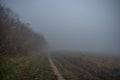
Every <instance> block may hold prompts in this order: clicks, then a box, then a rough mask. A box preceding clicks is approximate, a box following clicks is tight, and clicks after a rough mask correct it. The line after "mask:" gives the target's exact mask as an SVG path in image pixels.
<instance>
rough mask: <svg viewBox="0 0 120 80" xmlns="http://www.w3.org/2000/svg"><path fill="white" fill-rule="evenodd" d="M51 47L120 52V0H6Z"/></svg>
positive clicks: (6, 3) (55, 48)
mask: <svg viewBox="0 0 120 80" xmlns="http://www.w3.org/2000/svg"><path fill="white" fill-rule="evenodd" d="M4 4H5V5H6V6H7V7H9V8H11V9H12V10H13V11H14V12H15V13H17V14H18V15H19V17H20V19H21V20H22V21H24V22H27V23H30V26H31V28H32V29H33V30H34V31H36V32H38V33H42V34H43V35H44V36H45V38H46V40H47V42H48V48H49V49H50V50H77V51H87V52H98V53H109V54H112V53H113V54H119V53H120V1H119V0H5V1H4Z"/></svg>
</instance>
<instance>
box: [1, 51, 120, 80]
mask: <svg viewBox="0 0 120 80" xmlns="http://www.w3.org/2000/svg"><path fill="white" fill-rule="evenodd" d="M49 58H50V59H51V60H52V61H53V63H54V65H55V66H56V68H57V70H58V71H59V73H60V74H61V75H62V77H63V78H64V79H62V80H120V60H119V59H113V58H108V57H100V56H93V55H85V54H81V53H72V52H51V53H50V54H49V56H48V54H46V53H44V54H40V55H30V56H16V57H13V56H11V57H10V56H9V57H7V56H6V57H5V56H4V57H3V58H1V59H0V80H61V79H59V74H58V73H55V72H54V69H53V67H51V64H50V60H49Z"/></svg>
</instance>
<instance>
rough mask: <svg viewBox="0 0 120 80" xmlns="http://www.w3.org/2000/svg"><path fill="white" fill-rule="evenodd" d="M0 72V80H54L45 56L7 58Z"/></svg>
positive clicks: (0, 67)
mask: <svg viewBox="0 0 120 80" xmlns="http://www.w3.org/2000/svg"><path fill="white" fill-rule="evenodd" d="M0 72H1V73H0V80H55V76H54V73H53V70H52V68H51V66H50V64H49V61H48V58H47V56H46V55H31V56H26V57H25V56H23V57H17V58H16V57H13V58H9V59H7V60H6V62H4V64H3V65H2V66H0Z"/></svg>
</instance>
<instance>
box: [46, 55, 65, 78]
mask: <svg viewBox="0 0 120 80" xmlns="http://www.w3.org/2000/svg"><path fill="white" fill-rule="evenodd" d="M48 60H49V62H50V65H51V67H52V69H53V71H54V73H55V75H56V76H57V78H58V79H57V80H65V79H64V78H63V77H62V75H61V74H60V72H59V71H58V69H57V67H56V66H55V64H54V63H53V61H52V59H51V57H50V55H48Z"/></svg>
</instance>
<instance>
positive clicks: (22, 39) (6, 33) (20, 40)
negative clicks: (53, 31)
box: [0, 4, 46, 56]
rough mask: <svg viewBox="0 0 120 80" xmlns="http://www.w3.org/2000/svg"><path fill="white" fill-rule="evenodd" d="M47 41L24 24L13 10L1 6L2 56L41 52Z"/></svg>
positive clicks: (0, 44) (0, 51) (0, 43)
mask: <svg viewBox="0 0 120 80" xmlns="http://www.w3.org/2000/svg"><path fill="white" fill-rule="evenodd" d="M45 45H46V41H45V39H44V37H43V35H41V34H37V33H35V32H33V31H32V29H30V28H29V24H26V23H23V22H22V21H20V20H19V18H18V16H16V14H14V13H13V12H12V11H11V9H9V8H6V7H4V6H2V5H1V4H0V55H1V56H2V55H18V54H20V55H26V54H29V53H31V52H34V51H40V50H41V49H42V48H43V47H45Z"/></svg>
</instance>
